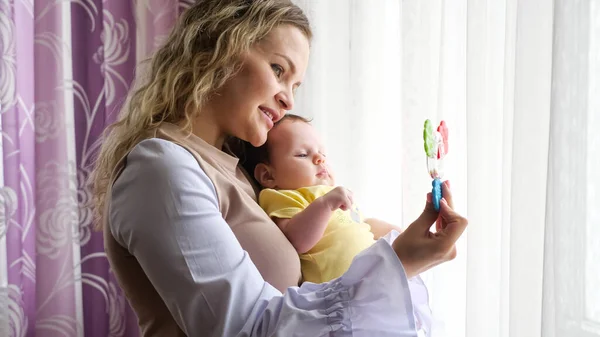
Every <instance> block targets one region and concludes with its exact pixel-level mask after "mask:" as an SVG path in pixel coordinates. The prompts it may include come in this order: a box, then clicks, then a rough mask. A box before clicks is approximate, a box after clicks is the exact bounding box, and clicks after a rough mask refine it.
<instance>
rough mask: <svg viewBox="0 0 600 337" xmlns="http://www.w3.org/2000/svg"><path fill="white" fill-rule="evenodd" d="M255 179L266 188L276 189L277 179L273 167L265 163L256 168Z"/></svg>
mask: <svg viewBox="0 0 600 337" xmlns="http://www.w3.org/2000/svg"><path fill="white" fill-rule="evenodd" d="M254 179H256V181H258V183H259V184H260V185H261V186H262V187H265V188H275V186H276V184H275V178H274V177H273V172H272V171H271V167H270V166H269V165H267V164H265V163H260V164H258V165H256V167H255V168H254Z"/></svg>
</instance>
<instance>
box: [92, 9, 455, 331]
mask: <svg viewBox="0 0 600 337" xmlns="http://www.w3.org/2000/svg"><path fill="white" fill-rule="evenodd" d="M310 38H311V31H310V27H309V24H308V20H307V19H306V17H305V16H304V14H303V13H302V11H301V10H300V9H299V8H298V7H296V6H295V5H293V4H292V3H291V2H289V1H287V0H255V1H249V0H228V1H224V0H200V1H197V2H196V4H195V5H193V7H192V8H190V9H189V10H187V11H186V12H185V13H184V14H183V15H182V17H181V18H180V20H179V21H178V23H177V25H176V27H175V28H174V30H173V31H172V33H171V35H170V37H169V38H168V40H167V41H166V43H165V44H164V46H162V47H161V48H160V49H159V50H158V51H157V52H156V54H155V55H154V57H153V59H152V64H151V66H150V69H149V71H150V73H149V75H150V76H149V77H148V81H147V82H146V83H145V84H143V85H142V86H141V87H140V88H139V89H138V90H136V91H135V93H134V94H133V95H132V97H131V99H130V102H129V104H128V106H127V108H126V110H124V113H123V114H122V116H121V118H120V120H119V121H118V122H117V123H115V124H114V125H112V126H111V127H110V128H109V129H108V131H107V137H106V139H105V142H104V143H103V145H102V148H101V151H100V154H99V157H98V160H97V164H96V167H95V169H94V171H93V174H92V177H91V179H92V181H93V184H94V187H93V191H94V198H95V199H94V202H95V210H96V212H97V215H98V218H99V219H98V220H99V223H100V224H102V226H103V227H104V237H105V249H106V252H107V255H108V258H109V261H110V264H111V268H112V269H113V271H114V273H115V275H116V277H117V279H118V281H119V284H120V285H121V286H122V288H123V290H124V292H125V294H126V296H127V298H128V300H129V302H130V304H131V305H132V307H133V309H134V310H135V312H136V314H137V316H138V319H139V324H140V328H141V331H142V334H143V336H295V335H302V336H322V335H328V336H330V335H331V336H413V335H416V332H415V329H416V323H415V320H414V316H413V312H414V306H413V302H412V298H411V294H410V289H409V286H408V279H412V278H413V276H416V275H418V274H419V273H421V272H423V271H425V270H427V269H429V268H431V267H432V266H434V265H436V264H439V263H441V262H444V261H447V260H449V259H452V258H453V257H454V255H455V254H456V252H455V248H454V242H455V241H456V240H457V239H458V237H459V236H460V235H461V233H462V232H463V231H464V229H465V227H466V223H467V222H466V220H465V219H464V218H462V217H461V216H459V215H458V214H456V213H455V212H454V211H452V208H451V206H452V204H451V201H452V197H451V192H450V190H449V189H448V188H447V186H445V191H444V192H445V197H446V199H447V201H448V203H444V204H443V206H442V210H441V212H440V214H439V215H441V216H439V217H438V213H436V212H435V211H434V210H433V206H432V205H431V201H428V202H427V206H426V208H425V211H424V212H423V214H422V215H421V216H420V217H419V219H417V220H416V221H415V222H414V223H413V224H412V225H411V226H409V227H408V228H407V230H406V231H405V232H404V233H402V234H401V235H400V236H398V237H397V238H395V240H393V242H392V243H391V244H390V243H388V241H385V240H380V241H378V242H377V243H376V244H375V245H373V246H372V247H370V248H369V249H367V250H366V251H364V252H363V253H362V254H361V255H359V256H358V257H357V258H356V259H355V261H354V262H353V264H352V265H351V267H350V269H349V270H348V272H346V273H345V274H344V275H343V276H342V277H340V278H339V279H336V280H333V281H331V282H329V283H325V284H317V285H315V284H303V285H302V286H300V287H297V285H298V283H299V279H300V264H299V261H298V257H297V254H296V252H295V250H294V248H293V247H292V246H291V244H290V243H289V242H288V241H287V240H286V238H285V236H284V235H283V234H282V233H281V232H280V231H279V230H278V228H277V227H276V225H275V224H274V223H273V222H272V221H271V220H270V219H269V218H268V217H267V215H266V214H265V213H264V212H263V211H262V210H261V209H260V207H259V206H258V205H257V204H256V194H255V191H254V190H253V188H252V185H251V184H250V183H249V180H248V177H247V175H246V174H245V172H244V171H243V170H241V169H240V167H239V166H238V165H237V164H238V161H237V159H236V158H235V157H233V156H231V155H229V154H228V153H227V152H228V149H227V146H225V145H224V144H225V143H226V142H227V140H228V139H230V138H237V139H240V140H243V141H246V142H249V143H251V144H252V145H254V146H260V145H262V144H263V143H264V142H265V140H266V137H267V132H269V130H270V129H271V128H272V127H273V124H274V123H275V122H277V121H278V120H279V119H280V118H281V117H282V116H283V115H284V114H285V112H286V111H288V110H290V109H292V108H293V106H294V91H295V90H296V89H297V88H298V86H300V83H301V81H302V79H303V77H304V73H305V70H306V67H307V64H308V56H309V41H310ZM429 200H430V198H429ZM438 218H440V219H441V224H442V226H441V227H440V231H438V233H436V234H431V233H430V232H429V227H430V226H431V225H432V224H433V223H434V222H435V221H436V220H437V219H438ZM390 242H391V239H390ZM282 293H284V294H282Z"/></svg>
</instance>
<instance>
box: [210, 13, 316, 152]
mask: <svg viewBox="0 0 600 337" xmlns="http://www.w3.org/2000/svg"><path fill="white" fill-rule="evenodd" d="M308 57H309V42H308V40H307V38H306V37H305V36H304V34H303V33H302V31H300V30H299V29H298V28H296V27H293V26H290V25H281V26H279V27H276V28H275V29H273V30H272V31H271V33H269V35H267V37H266V38H265V39H263V40H262V41H260V42H258V43H256V44H255V45H254V46H253V47H252V48H251V50H250V51H249V52H248V53H247V54H245V55H243V57H242V68H241V70H240V71H239V73H238V74H237V75H236V76H234V77H233V78H232V79H231V80H229V81H228V82H227V83H226V84H225V85H224V86H223V88H221V89H220V90H219V91H218V92H217V93H216V95H215V96H213V97H214V98H213V99H211V101H210V102H209V104H208V105H209V106H208V107H209V111H211V112H212V113H213V114H214V119H215V122H216V123H215V124H216V125H215V127H216V128H218V132H219V134H218V135H217V139H224V138H225V137H226V136H235V137H237V138H240V139H243V140H245V141H247V142H249V143H251V144H252V145H254V146H260V145H262V144H264V143H265V141H266V139H267V133H268V132H269V130H271V128H272V127H273V124H274V123H275V122H277V121H278V120H279V119H281V117H283V115H284V114H285V113H286V112H287V111H288V110H291V109H292V108H293V107H294V92H295V91H296V89H297V88H298V86H300V83H301V82H302V79H303V78H304V74H305V72H306V67H307V65H308Z"/></svg>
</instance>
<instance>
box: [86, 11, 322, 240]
mask: <svg viewBox="0 0 600 337" xmlns="http://www.w3.org/2000/svg"><path fill="white" fill-rule="evenodd" d="M282 24H289V25H292V26H295V27H297V28H298V29H300V30H301V31H302V32H303V33H304V35H305V36H306V37H307V39H309V40H310V39H311V38H312V32H311V29H310V25H309V22H308V19H307V18H306V16H305V15H304V13H303V12H302V10H301V9H300V8H299V7H297V6H296V5H294V4H293V3H292V2H291V1H289V0H198V1H196V2H195V3H194V5H192V7H191V8H189V9H187V10H186V11H185V12H184V13H183V14H182V15H181V17H180V18H179V19H178V21H177V23H176V24H175V27H174V28H173V30H172V31H171V34H170V35H169V37H168V39H167V40H166V42H165V43H164V44H163V45H162V46H161V47H160V48H159V49H158V50H157V51H156V52H155V53H154V55H153V56H152V57H151V58H150V60H149V61H150V64H149V69H148V73H147V74H145V76H146V78H147V80H146V81H145V82H144V83H143V84H142V85H141V86H139V88H138V89H136V90H134V91H132V94H131V96H130V97H129V100H128V103H127V104H126V105H125V107H124V108H123V110H122V111H121V114H120V116H119V119H118V121H117V122H115V123H114V124H112V125H110V126H109V127H108V128H107V129H106V130H105V133H104V137H103V143H102V146H101V148H100V151H99V154H98V157H97V159H96V161H95V163H94V167H93V170H92V172H91V174H90V177H89V183H90V185H91V190H92V205H91V206H92V208H93V211H94V216H95V220H96V228H98V229H99V228H101V227H102V223H103V222H102V221H103V218H102V217H103V214H102V213H103V211H104V207H105V197H106V192H107V189H108V185H109V184H110V179H111V175H112V172H113V170H114V168H115V166H116V165H117V164H118V161H119V160H120V159H121V158H122V157H123V156H125V155H126V154H127V153H129V151H131V149H132V148H133V147H134V146H135V145H137V144H138V143H139V142H140V141H142V140H143V139H144V137H146V134H147V132H148V131H151V130H154V129H156V128H158V127H159V126H160V124H161V123H162V122H170V123H177V124H178V125H181V126H182V128H183V129H184V130H187V131H189V132H191V125H192V120H193V119H194V118H195V117H196V116H197V115H198V113H199V112H200V110H201V109H202V106H203V104H205V103H206V102H207V101H208V100H209V98H210V95H211V94H212V93H214V92H215V91H216V90H218V89H219V88H220V87H222V86H223V84H225V83H226V82H227V80H229V79H230V78H231V77H232V76H234V75H235V73H236V72H237V71H238V70H239V68H240V65H241V64H240V56H241V55H243V54H244V53H245V52H247V51H248V50H249V49H250V47H251V46H252V45H253V44H254V43H256V42H257V41H260V40H261V39H263V38H264V37H265V36H266V35H267V34H269V32H270V31H271V30H272V29H273V28H275V27H277V26H279V25H282Z"/></svg>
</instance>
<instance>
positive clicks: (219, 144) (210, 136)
mask: <svg viewBox="0 0 600 337" xmlns="http://www.w3.org/2000/svg"><path fill="white" fill-rule="evenodd" d="M211 115H212V114H210V113H208V112H206V113H201V114H200V115H199V116H198V117H196V118H195V120H194V121H193V122H192V133H193V134H194V135H196V136H198V137H200V138H202V140H204V141H205V142H207V143H208V144H210V145H212V146H214V147H216V148H217V149H219V150H222V149H223V144H224V143H225V138H226V136H225V133H223V132H222V130H221V127H220V126H219V124H218V123H217V121H216V120H215V119H214V118H210V116H211Z"/></svg>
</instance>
